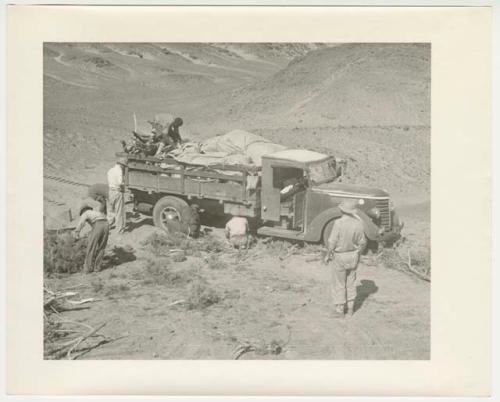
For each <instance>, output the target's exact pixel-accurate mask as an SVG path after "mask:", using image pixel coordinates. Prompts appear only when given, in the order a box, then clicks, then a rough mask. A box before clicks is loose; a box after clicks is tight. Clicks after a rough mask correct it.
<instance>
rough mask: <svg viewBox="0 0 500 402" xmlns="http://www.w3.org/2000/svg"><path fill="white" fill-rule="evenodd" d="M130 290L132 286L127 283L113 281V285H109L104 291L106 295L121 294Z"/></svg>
mask: <svg viewBox="0 0 500 402" xmlns="http://www.w3.org/2000/svg"><path fill="white" fill-rule="evenodd" d="M129 290H130V286H128V285H127V284H126V283H118V284H117V283H112V284H111V285H107V286H106V288H105V291H104V295H105V296H111V295H115V294H121V293H125V292H128V291H129Z"/></svg>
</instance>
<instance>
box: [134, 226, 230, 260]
mask: <svg viewBox="0 0 500 402" xmlns="http://www.w3.org/2000/svg"><path fill="white" fill-rule="evenodd" d="M142 245H143V246H144V247H145V248H147V249H149V250H150V251H151V252H152V253H153V254H154V255H155V256H158V257H159V256H167V255H169V254H170V253H171V251H172V250H182V251H184V253H185V255H195V256H199V255H201V254H202V253H220V252H221V251H223V250H224V248H225V244H224V243H223V242H222V241H220V240H219V239H218V238H217V237H215V236H213V235H211V234H207V235H204V236H201V237H199V238H197V239H193V238H190V237H187V236H186V235H184V234H182V233H178V232H177V233H167V232H165V233H158V232H155V233H152V234H151V235H150V236H148V237H147V238H146V239H145V240H144V241H143V242H142Z"/></svg>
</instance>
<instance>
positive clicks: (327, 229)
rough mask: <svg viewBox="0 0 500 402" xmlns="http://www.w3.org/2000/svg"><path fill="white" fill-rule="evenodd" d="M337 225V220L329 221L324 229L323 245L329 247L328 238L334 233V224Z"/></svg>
mask: <svg viewBox="0 0 500 402" xmlns="http://www.w3.org/2000/svg"><path fill="white" fill-rule="evenodd" d="M334 223H335V219H332V220H331V221H329V222H328V223H327V224H326V225H325V227H324V229H323V239H322V240H323V244H324V245H325V246H326V247H328V238H329V237H330V233H331V232H332V229H333V224H334Z"/></svg>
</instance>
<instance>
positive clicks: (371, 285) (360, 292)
mask: <svg viewBox="0 0 500 402" xmlns="http://www.w3.org/2000/svg"><path fill="white" fill-rule="evenodd" d="M377 291H378V287H377V285H375V282H373V281H371V280H367V279H363V280H361V285H358V286H356V299H354V311H358V310H359V309H360V308H361V306H362V305H363V303H364V301H365V300H366V299H367V298H368V296H370V295H372V294H374V293H377Z"/></svg>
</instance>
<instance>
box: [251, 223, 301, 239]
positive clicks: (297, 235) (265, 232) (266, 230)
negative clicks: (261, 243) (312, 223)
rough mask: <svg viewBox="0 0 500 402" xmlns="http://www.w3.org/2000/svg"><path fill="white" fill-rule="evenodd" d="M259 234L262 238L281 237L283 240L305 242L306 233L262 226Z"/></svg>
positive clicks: (258, 230)
mask: <svg viewBox="0 0 500 402" xmlns="http://www.w3.org/2000/svg"><path fill="white" fill-rule="evenodd" d="M257 234H259V235H262V236H273V237H281V238H283V239H292V240H304V232H299V231H298V230H290V229H283V228H277V227H272V226H262V227H260V228H258V229H257Z"/></svg>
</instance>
